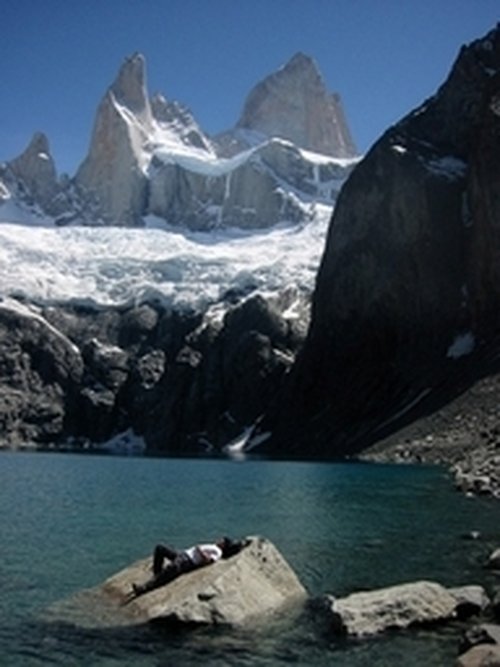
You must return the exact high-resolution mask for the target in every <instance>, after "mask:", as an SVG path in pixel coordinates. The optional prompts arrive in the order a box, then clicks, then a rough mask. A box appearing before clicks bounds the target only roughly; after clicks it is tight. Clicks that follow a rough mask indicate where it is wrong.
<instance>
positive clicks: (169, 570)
mask: <svg viewBox="0 0 500 667" xmlns="http://www.w3.org/2000/svg"><path fill="white" fill-rule="evenodd" d="M244 546H246V542H243V541H239V540H232V539H230V538H229V537H222V538H221V539H219V540H217V541H216V542H214V543H213V544H196V545H195V546H193V547H190V548H189V549H184V550H182V551H179V550H178V549H173V548H172V547H169V546H166V545H164V544H157V545H156V547H155V550H154V553H153V576H152V577H151V579H148V581H146V582H145V583H144V584H132V591H133V594H134V595H135V596H138V595H143V594H144V593H148V592H149V591H152V590H154V589H155V588H159V587H160V586H165V584H168V583H169V582H170V581H173V580H174V579H176V578H177V577H178V576H179V575H181V574H185V573H186V572H191V571H192V570H197V569H198V568H200V567H204V566H205V565H210V564H211V563H215V562H216V561H218V560H220V559H221V558H230V557H231V556H234V555H235V554H237V553H238V552H239V551H241V549H242V548H243V547H244ZM165 560H166V561H167V563H166V564H165Z"/></svg>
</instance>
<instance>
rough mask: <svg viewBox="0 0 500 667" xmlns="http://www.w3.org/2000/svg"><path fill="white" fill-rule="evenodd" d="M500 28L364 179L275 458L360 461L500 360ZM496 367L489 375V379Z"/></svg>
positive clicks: (353, 184) (384, 148) (327, 264)
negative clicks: (488, 361) (364, 452)
mask: <svg viewBox="0 0 500 667" xmlns="http://www.w3.org/2000/svg"><path fill="white" fill-rule="evenodd" d="M499 95H500V28H498V27H497V28H496V29H495V30H493V31H491V32H490V33H489V34H488V35H486V36H485V37H484V38H483V39H479V40H477V41H475V42H473V43H472V44H470V45H468V46H466V47H464V48H463V49H462V50H461V52H460V54H459V56H458V58H457V60H456V62H455V64H454V65H453V68H452V70H451V73H450V75H449V77H448V79H447V80H446V82H445V83H444V84H443V85H442V86H441V88H440V89H439V91H438V92H437V93H436V95H435V96H434V97H432V98H431V99H429V100H427V101H426V102H425V103H424V104H423V105H422V106H421V107H420V108H418V109H416V110H415V111H414V112H412V113H411V114H409V115H408V116H407V117H406V118H404V119H403V120H402V121H401V122H399V123H398V124H396V125H395V126H394V127H392V128H390V129H389V130H388V131H387V132H386V133H385V134H384V135H383V137H382V138H381V139H380V140H379V141H378V142H377V143H376V144H375V145H374V146H373V148H372V149H371V151H370V152H369V153H368V155H367V156H366V157H365V158H364V159H363V161H362V162H361V163H360V164H359V165H358V166H357V167H356V169H355V170H354V171H353V173H352V175H351V177H350V178H349V180H348V182H347V183H346V186H345V187H344V188H343V190H342V193H341V196H340V198H339V201H338V203H337V206H336V208H335V211H334V215H333V219H332V222H331V225H330V229H329V233H328V237H327V243H326V247H325V252H324V255H323V258H322V261H321V265H320V269H319V273H318V278H317V283H316V289H315V293H314V297H313V308H312V319H311V327H310V329H309V333H308V336H307V340H306V342H305V345H304V348H303V350H302V352H301V353H300V356H299V359H298V361H297V363H296V365H295V366H294V369H293V371H292V373H291V374H290V381H289V382H288V383H287V389H286V391H285V394H284V395H283V396H282V397H281V398H282V401H281V405H282V406H283V412H282V413H278V415H274V420H273V419H269V421H268V422H267V423H266V424H265V425H264V428H265V429H267V430H272V431H273V438H271V439H270V440H269V441H268V445H269V447H270V448H274V449H275V450H276V449H278V450H279V449H280V448H281V449H283V450H285V449H286V450H287V451H288V453H290V443H291V442H292V443H293V448H294V449H295V451H296V452H297V454H298V455H301V454H306V453H307V454H308V455H313V454H316V455H320V456H328V457H332V456H342V455H346V454H349V455H352V454H355V453H357V452H359V451H360V450H362V449H363V448H365V447H366V446H367V445H369V444H372V443H373V442H374V441H376V440H378V439H380V438H382V437H384V436H386V435H388V433H390V432H394V431H396V430H397V429H398V428H400V427H401V426H402V425H404V424H405V423H407V422H409V421H411V420H412V419H415V418H416V417H417V416H419V414H420V415H421V414H422V413H423V412H424V410H427V411H431V410H433V409H434V410H435V409H436V408H437V407H439V405H440V404H441V405H442V404H443V403H444V402H447V401H449V400H450V398H451V397H452V396H453V395H456V394H457V393H459V392H461V391H463V390H464V388H466V386H467V385H470V384H471V382H473V381H474V380H475V379H477V377H478V375H479V374H480V373H482V374H483V375H484V374H485V372H486V373H487V372H488V371H487V370H486V371H485V363H484V362H485V359H487V358H489V359H494V358H495V357H496V355H497V352H498V343H497V332H498V326H499V321H498V313H499V312H500V310H499V307H498V306H499V297H500V281H499V279H498V266H497V261H496V259H495V258H496V256H497V254H498V251H499V247H500V238H499V236H498V220H499V219H500V210H499V208H498V202H499V199H498V196H497V195H498V178H497V174H498V170H499V168H500V165H499V162H498V155H500V153H499V151H498V148H499V140H500V115H499V113H498V99H499ZM492 368H493V366H490V372H491V370H492Z"/></svg>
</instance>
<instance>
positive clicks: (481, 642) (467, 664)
mask: <svg viewBox="0 0 500 667" xmlns="http://www.w3.org/2000/svg"><path fill="white" fill-rule="evenodd" d="M499 642H500V626H498V625H495V624H492V623H481V624H480V625H476V626H473V627H472V628H469V629H468V630H467V631H466V632H465V638H464V641H463V643H462V646H461V651H462V655H461V656H460V657H459V658H458V660H457V662H456V667H495V666H496V665H500V644H499Z"/></svg>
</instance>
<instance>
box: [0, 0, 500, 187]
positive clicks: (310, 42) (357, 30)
mask: <svg viewBox="0 0 500 667" xmlns="http://www.w3.org/2000/svg"><path fill="white" fill-rule="evenodd" d="M0 17H1V19H0V26H1V29H0V31H1V38H0V62H1V63H2V66H1V78H0V82H1V89H0V90H1V92H0V160H8V159H11V158H13V157H15V156H16V155H17V154H19V153H20V152H21V151H22V150H23V149H24V148H25V146H26V145H27V143H28V142H29V140H30V139H31V136H32V135H33V133H34V132H35V131H37V130H41V131H43V132H45V133H46V134H47V135H48V137H49V141H50V144H51V149H52V154H53V156H54V158H55V160H56V165H57V167H58V170H59V171H60V172H68V173H69V174H71V175H72V174H73V173H74V172H75V170H76V168H77V166H78V164H79V163H80V162H81V161H82V160H83V158H84V157H85V154H86V152H87V149H88V144H89V139H90V134H91V130H92V125H93V122H94V116H95V111H96V109H97V105H98V103H99V101H100V99H101V97H102V96H103V94H104V92H105V91H106V89H107V87H108V86H109V85H110V84H111V83H112V81H113V79H114V78H115V75H116V73H117V71H118V68H119V67H120V65H121V63H122V61H123V60H124V58H125V57H126V56H128V55H130V54H132V53H133V52H135V51H139V52H141V53H143V54H144V56H145V57H146V63H147V73H148V88H149V91H150V93H151V94H153V93H155V92H161V93H162V94H163V95H165V97H167V98H168V99H176V100H178V101H180V102H182V103H184V104H186V105H187V106H188V107H189V108H190V109H191V110H192V112H193V113H194V115H195V117H196V119H197V120H198V122H199V124H200V125H201V126H202V128H203V129H204V130H205V131H207V132H209V133H216V132H218V131H221V130H224V129H228V128H229V127H231V126H232V125H234V124H235V122H236V121H237V119H238V116H239V114H240V111H241V108H242V106H243V103H244V100H245V97H246V95H247V94H248V92H249V91H250V89H251V88H252V87H253V85H255V84H256V83H257V82H258V81H259V80H261V79H262V78H263V77H264V76H266V75H267V74H269V73H271V72H273V71H274V70H276V69H277V68H278V67H280V66H281V65H283V64H284V63H285V62H286V61H287V60H288V59H289V58H291V57H292V56H293V55H294V53H296V52H297V51H303V52H304V53H306V54H308V55H310V56H312V57H313V58H314V59H315V60H316V62H317V63H318V66H319V68H320V71H321V72H322V74H323V78H324V80H325V82H326V84H327V87H328V88H329V89H330V90H331V91H336V92H339V93H340V95H341V97H342V100H343V103H344V108H345V111H346V115H347V118H348V121H349V125H350V127H351V131H352V134H353V136H354V139H355V141H356V143H357V145H358V148H359V150H360V152H366V150H367V149H368V148H369V146H370V145H371V144H372V143H373V142H374V141H375V140H376V139H377V137H378V136H379V135H380V134H381V133H382V132H383V131H384V130H385V129H386V128H387V127H388V126H389V125H391V124H392V123H394V122H395V121H397V120H398V119H399V118H401V117H402V116H403V115H405V114H406V113H407V112H408V111H410V110H411V109H413V108H414V107H416V106H417V105H419V104H420V103H421V102H423V100H424V99H425V98H427V97H429V96H430V95H432V94H433V93H434V92H435V91H436V89H437V88H438V86H439V85H440V84H441V83H442V81H443V80H444V78H445V77H446V75H447V74H448V72H449V70H450V67H451V65H452V63H453V61H454V59H455V57H456V55H457V53H458V51H459V48H460V46H461V45H462V44H464V43H468V42H470V41H472V40H474V39H476V38H478V37H481V36H483V35H484V34H485V33H486V32H488V31H489V30H491V29H492V28H493V27H494V26H495V24H496V23H497V21H499V20H500V3H499V1H498V0H0Z"/></svg>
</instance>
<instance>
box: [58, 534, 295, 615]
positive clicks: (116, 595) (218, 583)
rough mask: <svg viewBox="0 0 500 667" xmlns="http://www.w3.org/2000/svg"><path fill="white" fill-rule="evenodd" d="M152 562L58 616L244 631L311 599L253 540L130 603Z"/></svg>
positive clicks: (266, 545)
mask: <svg viewBox="0 0 500 667" xmlns="http://www.w3.org/2000/svg"><path fill="white" fill-rule="evenodd" d="M151 561H152V559H151V558H145V559H143V560H140V561H138V562H136V563H134V564H132V565H130V566H129V567H127V568H125V569H124V570H122V571H121V572H118V573H117V574H115V575H113V576H112V577H111V578H109V579H107V580H106V581H105V582H104V583H103V584H102V585H101V586H98V587H97V588H94V589H91V590H90V591H84V592H83V594H80V595H79V596H77V597H76V598H74V599H73V600H70V601H63V603H62V604H60V605H59V606H58V613H59V614H61V613H63V614H64V616H65V618H66V619H67V620H68V619H70V620H75V619H77V622H78V623H85V624H89V623H91V624H92V623H93V624H99V623H103V624H104V625H106V626H107V627H110V626H113V625H114V626H118V625H121V626H124V625H141V624H145V623H148V622H153V621H154V622H159V623H164V624H167V625H174V626H181V627H191V626H200V625H202V626H207V625H211V626H213V625H217V626H219V625H222V626H231V627H241V626H244V625H247V624H248V623H253V622H255V621H261V622H262V621H264V619H266V618H268V617H269V614H272V613H273V612H279V611H283V609H284V608H292V607H293V606H294V605H300V604H301V603H304V602H305V600H306V597H307V593H306V591H305V589H304V587H303V586H302V584H301V583H300V581H299V580H298V578H297V576H296V575H295V573H294V572H293V570H292V569H291V568H290V566H289V565H288V564H287V562H286V561H285V559H284V558H283V556H282V555H281V554H280V553H279V551H278V550H277V549H276V547H275V546H274V545H273V544H272V543H271V542H270V541H269V540H267V539H265V538H262V537H251V538H248V545H247V546H245V547H244V548H243V550H242V551H240V552H239V553H238V554H236V555H235V556H233V557H231V558H228V559H225V560H222V561H218V562H217V563H214V564H212V565H209V566H206V567H203V568H200V569H198V570H194V571H193V572H189V573H187V574H184V575H181V576H179V577H178V578H177V579H175V580H174V581H172V582H170V583H169V584H168V585H165V586H163V587H161V588H157V589H155V590H153V591H151V592H149V593H146V594H144V595H141V596H139V597H135V598H131V597H130V593H131V590H132V584H133V583H143V582H144V581H146V580H147V579H148V578H149V577H150V576H151ZM91 607H92V608H91ZM85 608H86V609H85ZM54 611H57V610H55V609H53V610H52V612H53V613H54ZM82 619H83V620H82Z"/></svg>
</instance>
